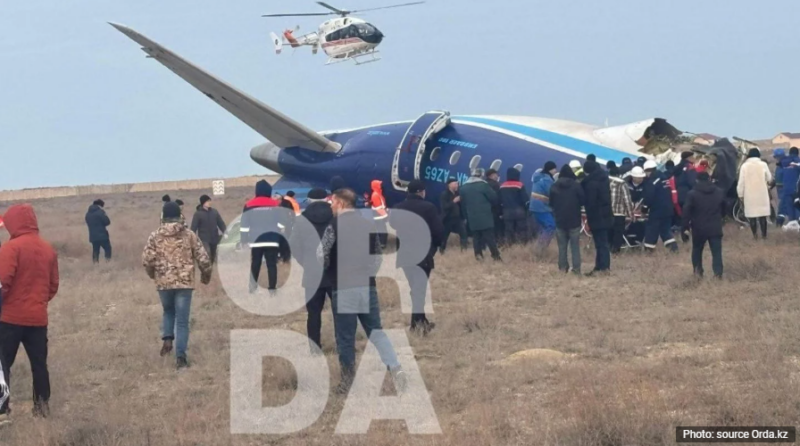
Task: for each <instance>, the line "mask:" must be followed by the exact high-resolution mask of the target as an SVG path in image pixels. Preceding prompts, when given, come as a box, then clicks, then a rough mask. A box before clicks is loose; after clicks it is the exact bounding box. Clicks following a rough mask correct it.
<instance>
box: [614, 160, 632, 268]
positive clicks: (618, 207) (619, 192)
mask: <svg viewBox="0 0 800 446" xmlns="http://www.w3.org/2000/svg"><path fill="white" fill-rule="evenodd" d="M608 179H609V182H610V185H611V210H612V212H613V213H614V226H613V227H612V228H611V231H610V232H609V243H611V253H612V254H617V253H619V252H620V250H621V249H622V242H623V236H624V233H625V221H626V220H628V219H630V220H633V201H632V200H631V191H630V189H628V185H627V183H625V180H623V179H622V178H620V173H619V167H617V166H616V165H612V166H611V167H609V169H608Z"/></svg>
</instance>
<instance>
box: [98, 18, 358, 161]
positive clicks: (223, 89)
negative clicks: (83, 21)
mask: <svg viewBox="0 0 800 446" xmlns="http://www.w3.org/2000/svg"><path fill="white" fill-rule="evenodd" d="M109 24H110V25H111V26H113V27H114V28H116V29H117V30H119V31H120V32H121V33H123V34H125V35H126V36H128V37H129V38H131V40H133V41H134V42H136V43H138V44H139V45H141V46H142V50H143V51H144V52H145V53H147V54H148V56H150V57H152V58H153V59H155V60H157V61H158V62H160V63H161V64H162V65H164V66H165V67H167V68H169V69H170V70H171V71H172V72H173V73H175V74H177V75H178V76H180V77H181V78H182V79H183V80H185V81H186V82H188V83H190V84H192V85H193V86H194V87H195V88H197V89H198V90H200V91H201V92H202V93H203V94H205V95H206V96H208V97H209V98H210V99H211V100H212V101H214V102H216V103H217V104H219V105H220V106H221V107H222V108H224V109H225V110H227V111H229V112H230V113H231V114H233V115H234V116H236V117H237V118H239V120H241V121H242V122H244V123H245V124H247V125H248V126H250V127H251V128H252V129H253V130H255V131H256V132H258V133H259V134H261V135H262V136H264V137H265V138H267V139H268V140H269V141H270V142H272V143H273V144H275V145H276V146H278V147H281V148H287V147H301V148H304V149H308V150H313V151H316V152H338V151H339V150H340V149H341V147H342V146H341V144H338V143H335V142H333V141H330V140H328V139H327V138H325V137H323V136H321V135H319V134H318V133H317V132H315V131H313V130H311V129H309V128H307V127H305V126H304V125H302V124H300V123H299V122H297V121H294V120H293V119H291V118H289V117H287V116H286V115H284V114H283V113H281V112H279V111H277V110H275V109H274V108H272V107H270V106H269V105H267V104H264V103H263V102H261V101H259V100H257V99H255V98H253V97H251V96H248V95H247V94H245V93H243V92H241V91H239V90H237V89H236V88H234V87H232V86H230V85H228V84H227V83H225V82H223V81H221V80H219V79H217V78H215V77H214V76H212V75H210V74H208V73H207V72H205V71H203V70H202V69H200V68H198V67H196V66H195V65H193V64H191V63H190V62H188V61H186V60H184V59H183V58H181V57H180V56H178V55H177V54H175V53H173V52H172V51H170V50H168V49H166V48H164V47H163V46H161V45H159V44H158V43H156V42H153V41H152V40H150V39H148V38H147V37H145V36H143V35H141V34H139V33H138V32H136V31H134V30H132V29H130V28H128V27H126V26H123V25H119V24H116V23H109Z"/></svg>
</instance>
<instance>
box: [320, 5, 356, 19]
mask: <svg viewBox="0 0 800 446" xmlns="http://www.w3.org/2000/svg"><path fill="white" fill-rule="evenodd" d="M317 4H318V5H320V6H322V7H323V8H327V9H330V10H331V11H333V12H334V14H339V15H341V16H346V15H347V14H350V11H344V10H341V9H339V8H336V7H334V6H331V5H329V4H327V3H325V2H317Z"/></svg>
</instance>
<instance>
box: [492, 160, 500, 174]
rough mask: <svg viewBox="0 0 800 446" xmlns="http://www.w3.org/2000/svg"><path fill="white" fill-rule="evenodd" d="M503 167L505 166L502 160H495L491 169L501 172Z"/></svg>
mask: <svg viewBox="0 0 800 446" xmlns="http://www.w3.org/2000/svg"><path fill="white" fill-rule="evenodd" d="M502 165H503V161H502V160H494V161H492V165H491V166H489V168H491V169H494V170H496V171H498V172H500V166H502Z"/></svg>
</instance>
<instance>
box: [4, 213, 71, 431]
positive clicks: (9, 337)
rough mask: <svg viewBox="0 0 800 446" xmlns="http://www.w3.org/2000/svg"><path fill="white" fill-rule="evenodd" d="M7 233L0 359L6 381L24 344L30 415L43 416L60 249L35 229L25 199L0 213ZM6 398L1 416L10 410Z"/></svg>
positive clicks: (47, 391) (46, 393)
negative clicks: (30, 393)
mask: <svg viewBox="0 0 800 446" xmlns="http://www.w3.org/2000/svg"><path fill="white" fill-rule="evenodd" d="M3 218H4V221H5V227H6V229H7V230H8V234H9V235H10V236H11V239H10V240H9V241H8V242H6V243H4V244H3V247H2V248H0V284H2V288H3V302H2V309H0V361H2V366H3V375H4V376H5V378H6V380H7V384H8V385H9V386H10V385H11V373H10V372H11V368H12V367H13V366H14V361H15V359H16V358H17V352H18V351H19V346H20V344H22V345H23V346H24V347H25V353H26V354H27V355H28V360H29V362H30V370H31V371H30V375H31V376H32V378H33V386H32V387H33V416H34V417H47V416H48V413H49V405H48V401H49V400H50V373H49V371H48V367H47V354H48V343H47V336H48V324H49V318H48V306H49V305H50V302H51V301H52V300H53V298H55V296H56V293H58V288H59V271H58V254H57V253H56V251H55V250H54V249H53V247H52V246H51V245H50V243H48V242H47V241H46V240H44V239H43V238H42V237H41V236H40V235H39V223H38V220H37V218H36V213H35V212H34V210H33V207H32V206H31V205H29V204H18V205H14V206H11V207H10V208H8V210H7V211H6V213H5V215H4V216H3ZM8 406H9V401H8V400H6V401H5V402H3V404H2V406H0V416H2V417H3V418H7V416H8V415H9V407H8Z"/></svg>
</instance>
